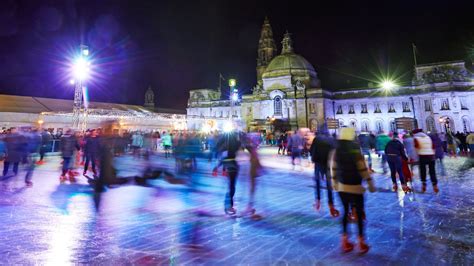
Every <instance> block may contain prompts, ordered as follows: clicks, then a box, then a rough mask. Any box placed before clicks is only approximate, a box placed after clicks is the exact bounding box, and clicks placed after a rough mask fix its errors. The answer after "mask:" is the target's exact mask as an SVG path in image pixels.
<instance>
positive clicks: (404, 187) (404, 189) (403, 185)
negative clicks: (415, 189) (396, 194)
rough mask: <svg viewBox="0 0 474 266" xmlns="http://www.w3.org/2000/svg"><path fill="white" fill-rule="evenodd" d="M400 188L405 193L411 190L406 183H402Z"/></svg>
mask: <svg viewBox="0 0 474 266" xmlns="http://www.w3.org/2000/svg"><path fill="white" fill-rule="evenodd" d="M402 189H403V192H405V193H408V192H411V189H410V188H409V187H408V186H407V185H406V184H402Z"/></svg>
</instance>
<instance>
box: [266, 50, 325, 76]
mask: <svg viewBox="0 0 474 266" xmlns="http://www.w3.org/2000/svg"><path fill="white" fill-rule="evenodd" d="M297 72H308V74H314V75H315V76H316V71H315V70H314V67H313V66H312V65H311V64H310V63H309V62H308V60H306V59H305V58H304V57H302V56H301V55H298V54H295V53H288V54H281V55H279V56H277V57H275V58H273V60H272V61H271V62H270V64H268V66H267V69H266V70H265V73H264V74H263V76H264V77H274V76H282V75H289V74H293V73H297Z"/></svg>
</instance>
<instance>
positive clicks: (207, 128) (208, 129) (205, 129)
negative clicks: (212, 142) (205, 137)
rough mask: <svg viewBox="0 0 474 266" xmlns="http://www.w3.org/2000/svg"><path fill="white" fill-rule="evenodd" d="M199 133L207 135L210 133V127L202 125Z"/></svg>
mask: <svg viewBox="0 0 474 266" xmlns="http://www.w3.org/2000/svg"><path fill="white" fill-rule="evenodd" d="M201 131H202V132H203V133H205V134H209V132H211V126H210V125H208V124H204V125H202V128H201Z"/></svg>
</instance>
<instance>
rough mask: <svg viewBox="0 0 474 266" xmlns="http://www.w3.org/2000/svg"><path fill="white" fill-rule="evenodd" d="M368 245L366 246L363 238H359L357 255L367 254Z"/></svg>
mask: <svg viewBox="0 0 474 266" xmlns="http://www.w3.org/2000/svg"><path fill="white" fill-rule="evenodd" d="M369 249H370V247H369V245H367V244H366V243H365V241H364V238H362V237H359V253H360V254H365V253H367V252H369Z"/></svg>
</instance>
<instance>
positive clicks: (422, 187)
mask: <svg viewBox="0 0 474 266" xmlns="http://www.w3.org/2000/svg"><path fill="white" fill-rule="evenodd" d="M425 192H426V183H423V184H422V185H421V193H425Z"/></svg>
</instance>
